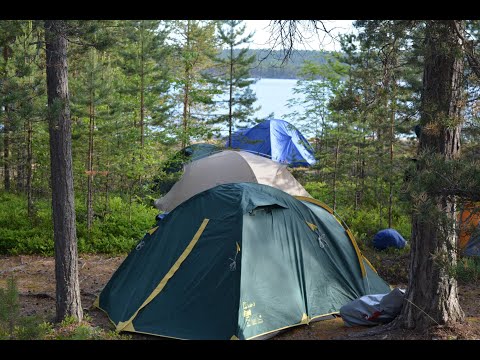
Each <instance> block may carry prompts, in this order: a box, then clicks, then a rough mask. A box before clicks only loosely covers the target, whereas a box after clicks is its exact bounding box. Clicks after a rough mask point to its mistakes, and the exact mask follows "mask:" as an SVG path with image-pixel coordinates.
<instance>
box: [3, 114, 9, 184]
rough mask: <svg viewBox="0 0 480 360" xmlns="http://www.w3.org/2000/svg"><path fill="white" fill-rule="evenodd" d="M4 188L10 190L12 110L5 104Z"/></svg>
mask: <svg viewBox="0 0 480 360" xmlns="http://www.w3.org/2000/svg"><path fill="white" fill-rule="evenodd" d="M3 188H4V189H5V191H10V188H11V183H10V111H9V106H8V105H6V106H5V120H4V123H3Z"/></svg>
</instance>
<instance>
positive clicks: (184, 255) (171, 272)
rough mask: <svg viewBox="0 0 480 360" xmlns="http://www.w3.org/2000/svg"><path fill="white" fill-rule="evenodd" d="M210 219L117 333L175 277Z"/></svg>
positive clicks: (203, 224) (206, 220)
mask: <svg viewBox="0 0 480 360" xmlns="http://www.w3.org/2000/svg"><path fill="white" fill-rule="evenodd" d="M209 220H210V219H204V220H203V221H202V224H201V225H200V227H199V228H198V230H197V232H196V233H195V235H194V236H193V238H192V240H191V241H190V243H189V244H188V245H187V247H186V248H185V250H184V251H183V252H182V254H181V255H180V257H179V258H178V259H177V261H175V263H174V264H173V266H172V267H171V268H170V270H168V272H167V273H166V274H165V276H164V277H163V279H162V280H161V281H160V283H159V284H158V285H157V287H156V288H155V289H154V290H153V291H152V293H151V294H150V295H149V296H148V297H147V299H146V300H145V301H144V302H143V304H142V305H141V306H140V307H139V308H138V310H137V311H135V313H134V314H133V315H132V317H131V318H130V319H128V320H127V321H125V322H121V321H120V322H119V323H118V325H117V328H116V331H117V332H120V331H122V330H123V329H124V328H125V327H127V325H128V324H130V323H131V322H132V321H133V320H134V319H135V317H136V316H137V315H138V313H139V312H140V310H142V309H143V308H144V307H145V306H147V305H148V304H149V303H150V302H151V301H152V300H153V299H154V298H155V297H156V296H157V295H158V294H160V292H161V291H162V290H163V289H164V288H165V285H167V283H168V281H169V280H170V279H171V278H172V277H173V275H175V272H176V271H177V270H178V269H179V268H180V266H181V265H182V263H183V262H184V261H185V259H186V258H187V257H188V255H190V253H191V251H192V250H193V248H194V246H195V245H196V244H197V241H198V239H199V238H200V236H201V235H202V233H203V231H204V230H205V227H206V226H207V224H208V222H209Z"/></svg>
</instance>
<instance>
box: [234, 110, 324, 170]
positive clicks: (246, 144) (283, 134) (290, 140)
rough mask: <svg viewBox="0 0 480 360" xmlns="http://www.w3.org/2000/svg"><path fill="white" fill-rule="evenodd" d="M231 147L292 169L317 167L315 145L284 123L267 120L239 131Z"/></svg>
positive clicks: (294, 128)
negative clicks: (286, 165)
mask: <svg viewBox="0 0 480 360" xmlns="http://www.w3.org/2000/svg"><path fill="white" fill-rule="evenodd" d="M226 146H227V147H228V140H227V142H226ZM231 147H232V148H235V149H242V150H246V151H250V152H252V153H255V154H258V155H263V156H266V157H269V158H271V159H272V160H274V161H277V162H280V163H285V164H288V165H289V166H292V167H297V166H310V165H313V164H315V156H314V150H313V148H312V146H311V145H310V144H309V143H308V141H307V139H305V137H304V136H303V135H302V134H301V133H300V131H298V129H297V128H296V127H295V126H293V125H292V124H290V123H288V122H287V121H284V120H277V119H268V120H265V121H263V122H261V123H259V124H258V125H255V126H254V127H252V128H250V129H243V130H239V131H237V132H236V133H234V134H233V135H232V145H231Z"/></svg>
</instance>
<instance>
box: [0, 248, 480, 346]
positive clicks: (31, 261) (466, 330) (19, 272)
mask: <svg viewBox="0 0 480 360" xmlns="http://www.w3.org/2000/svg"><path fill="white" fill-rule="evenodd" d="M124 259H125V256H115V257H112V256H107V255H81V256H80V266H79V268H80V287H81V293H82V305H83V307H84V308H85V309H86V311H85V313H86V314H88V315H89V317H90V318H91V320H90V323H91V325H93V326H98V327H101V328H103V329H106V330H113V329H114V326H113V325H112V324H111V323H110V321H109V320H108V318H107V316H106V315H105V314H104V313H103V312H102V311H100V310H97V309H94V308H92V307H91V305H92V304H93V301H94V300H95V297H96V296H97V295H98V294H99V293H100V291H101V290H102V289H103V287H104V286H105V284H106V283H107V282H108V280H109V279H110V277H111V276H112V274H113V272H114V271H115V270H116V269H117V268H118V267H119V266H120V264H121V263H122V261H123V260H124ZM54 265H55V263H54V259H53V257H43V256H36V255H35V256H34V255H22V256H2V257H0V287H5V284H6V280H7V279H8V278H9V277H10V276H11V275H13V276H14V277H15V279H16V280H17V283H18V288H19V292H20V307H21V309H20V311H21V315H23V316H25V315H39V316H41V317H44V318H45V319H46V320H48V321H51V320H52V319H53V316H54V313H55V300H54V296H55V282H54V281H53V279H54ZM479 298H480V284H468V285H460V302H461V305H462V308H463V310H464V311H465V314H466V316H467V321H466V322H465V324H461V325H456V326H455V327H454V328H445V327H440V328H437V329H435V330H434V331H433V332H432V333H430V334H417V333H413V332H411V331H404V330H397V331H389V332H384V333H380V334H369V332H370V331H371V330H372V328H364V327H353V328H347V327H346V326H344V325H343V321H342V320H341V319H340V318H336V319H332V320H326V321H319V322H315V323H312V324H310V325H302V326H298V327H294V328H291V329H289V330H288V331H285V332H283V333H281V334H279V335H277V336H275V337H273V338H272V340H328V339H345V340H348V339H362V340H363V339H365V340H367V339H378V340H387V339H388V340H390V339H432V338H435V339H480V304H479V303H478V299H479ZM147 338H148V339H162V338H160V337H152V336H147V335H141V334H131V339H132V340H137V339H147Z"/></svg>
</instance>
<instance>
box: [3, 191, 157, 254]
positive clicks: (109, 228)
mask: <svg viewBox="0 0 480 360" xmlns="http://www.w3.org/2000/svg"><path fill="white" fill-rule="evenodd" d="M108 205H109V206H108V212H106V211H105V209H104V207H105V204H104V202H100V201H99V202H98V203H95V204H94V212H95V214H96V216H95V218H94V223H93V228H92V229H91V231H90V232H89V231H88V230H87V224H86V221H87V219H86V212H87V210H86V206H85V201H83V200H82V199H80V198H77V199H76V201H75V209H76V215H77V219H76V220H77V224H76V225H77V239H78V250H79V252H80V253H107V254H124V253H127V252H129V251H130V250H131V249H132V248H133V246H135V244H137V243H138V241H139V240H140V239H141V238H142V237H143V235H144V234H145V232H146V231H148V230H149V229H150V228H151V227H152V225H153V224H154V223H155V215H157V214H158V210H156V209H154V208H153V207H151V206H147V205H144V204H142V203H140V202H139V201H138V199H135V200H133V201H132V203H131V204H129V203H128V202H127V201H125V200H124V199H122V198H121V197H119V196H112V197H111V198H110V199H109V204H108ZM26 206H27V199H26V197H25V196H23V195H16V194H9V193H2V192H0V254H9V255H18V254H41V255H53V252H54V243H53V224H52V211H51V203H50V200H47V199H37V200H36V201H35V210H36V211H35V216H34V218H33V219H32V221H30V219H28V215H27V207H26Z"/></svg>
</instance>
